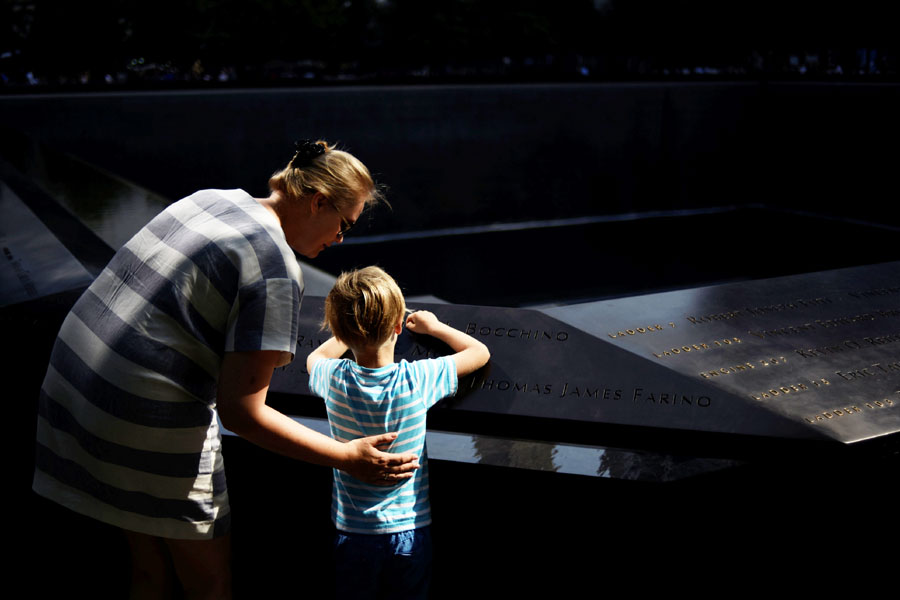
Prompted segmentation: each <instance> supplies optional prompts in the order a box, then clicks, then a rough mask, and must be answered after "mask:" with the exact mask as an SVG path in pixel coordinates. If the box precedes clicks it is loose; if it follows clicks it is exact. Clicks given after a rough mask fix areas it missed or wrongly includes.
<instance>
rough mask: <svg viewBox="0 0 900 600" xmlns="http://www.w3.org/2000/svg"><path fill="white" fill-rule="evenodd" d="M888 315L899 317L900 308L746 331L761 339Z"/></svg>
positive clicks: (797, 333) (860, 321)
mask: <svg viewBox="0 0 900 600" xmlns="http://www.w3.org/2000/svg"><path fill="white" fill-rule="evenodd" d="M890 317H900V309H896V308H891V309H885V310H874V311H872V312H868V313H862V314H858V315H846V316H840V317H834V318H832V319H816V320H814V321H812V322H808V323H799V324H796V325H789V326H787V327H778V328H775V329H761V330H756V331H754V330H750V331H748V332H747V333H749V334H750V335H752V336H755V337H758V338H762V339H765V338H772V337H784V336H791V335H799V334H804V333H807V332H809V331H817V330H819V329H834V328H837V327H846V326H847V325H856V324H858V323H865V322H869V321H877V320H878V319H885V318H890Z"/></svg>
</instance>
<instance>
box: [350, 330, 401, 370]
mask: <svg viewBox="0 0 900 600" xmlns="http://www.w3.org/2000/svg"><path fill="white" fill-rule="evenodd" d="M396 343H397V336H396V335H392V336H391V338H390V339H389V340H388V341H386V342H385V343H383V344H381V345H380V346H368V347H365V348H358V349H357V348H352V350H353V357H354V359H356V364H358V365H359V366H361V367H366V368H367V369H380V368H381V367H386V366H388V365H392V364H394V346H395V345H396Z"/></svg>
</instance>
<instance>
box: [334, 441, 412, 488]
mask: <svg viewBox="0 0 900 600" xmlns="http://www.w3.org/2000/svg"><path fill="white" fill-rule="evenodd" d="M395 439H397V434H396V433H385V434H382V435H372V436H369V437H364V438H359V439H355V440H353V441H351V442H347V447H348V449H349V450H350V452H351V455H352V457H351V458H350V459H349V460H348V461H347V462H346V463H345V465H344V467H343V468H341V470H342V471H346V472H347V473H349V474H350V475H351V476H352V477H354V478H356V479H359V480H360V481H365V482H366V483H368V484H371V485H394V484H396V483H398V482H401V481H405V480H407V479H409V478H410V477H412V476H413V473H414V472H415V470H416V469H418V468H419V457H418V456H416V455H415V454H413V453H411V452H407V453H405V454H391V453H388V452H382V451H381V450H379V449H378V448H377V446H384V445H387V444H390V443H391V442H393V441H394V440H395Z"/></svg>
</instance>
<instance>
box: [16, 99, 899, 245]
mask: <svg viewBox="0 0 900 600" xmlns="http://www.w3.org/2000/svg"><path fill="white" fill-rule="evenodd" d="M898 99H900V86H898V85H888V84H872V85H863V84H794V83H783V84H782V83H768V84H765V83H755V82H740V83H617V84H593V85H516V86H506V85H504V86H442V87H424V86H423V87H416V86H402V87H335V88H310V89H276V90H235V91H194V92H146V93H110V94H83V95H58V96H7V97H2V98H0V125H2V126H12V127H16V128H20V129H23V130H25V131H27V132H28V133H30V134H32V135H33V136H35V137H36V138H37V139H39V140H41V141H45V142H48V143H50V144H53V145H56V146H58V147H60V148H62V149H64V150H66V151H69V152H72V153H74V154H76V155H79V156H81V157H83V158H85V159H87V160H89V161H92V162H94V163H97V164H99V165H101V166H103V167H105V168H107V169H109V170H111V171H113V172H115V173H119V174H121V175H123V176H125V177H128V178H130V179H132V180H134V181H136V182H137V183H139V184H141V185H143V186H145V187H147V188H149V189H151V190H154V191H157V192H160V193H162V194H163V195H165V196H168V197H171V198H178V197H181V196H183V195H186V194H187V193H190V192H191V191H193V190H195V189H199V188H203V187H223V188H226V187H244V188H245V189H247V190H248V191H250V192H251V193H256V194H263V193H265V191H266V179H267V178H268V176H269V175H270V174H271V172H272V171H273V170H275V169H276V168H278V167H279V166H280V165H282V164H283V163H285V162H286V161H287V160H288V159H289V158H290V154H291V149H292V145H291V144H292V141H293V140H294V139H295V138H298V137H304V136H310V137H312V136H321V137H324V138H327V139H329V140H338V141H340V142H342V143H343V144H344V145H345V147H347V148H348V149H349V150H351V151H352V152H354V153H356V154H357V155H358V156H359V157H360V158H361V159H362V160H363V161H364V162H366V163H367V164H368V165H369V167H370V168H371V169H372V170H373V171H374V172H375V173H377V175H378V177H379V179H380V180H381V181H382V182H383V183H386V184H388V185H389V186H390V191H389V198H390V200H391V202H392V204H393V206H394V211H393V213H386V212H385V213H382V214H379V215H378V218H377V219H376V221H375V223H374V225H373V227H374V230H375V231H380V232H386V231H397V230H412V229H423V228H424V229H430V228H436V227H447V226H455V225H472V224H478V223H490V222H496V221H501V222H507V221H526V220H531V219H546V218H559V217H572V216H584V215H598V214H610V213H627V212H631V211H647V210H657V209H661V210H667V209H682V208H694V207H707V206H729V205H733V204H742V203H756V202H760V203H765V204H767V205H770V206H775V207H789V208H798V209H809V210H816V211H820V212H828V213H832V214H837V215H839V216H841V217H853V218H862V219H865V220H870V221H871V220H874V221H876V222H878V221H880V222H889V221H890V220H891V219H893V221H894V223H896V222H897V221H896V219H897V218H896V217H889V216H888V215H886V214H884V213H883V211H881V210H880V209H879V205H880V203H881V202H882V201H883V200H884V199H885V198H887V194H889V193H890V185H889V184H890V183H892V182H890V181H889V180H888V177H889V173H890V171H891V170H892V169H890V168H889V167H890V166H891V165H893V164H896V163H897V156H896V155H897V150H896V144H895V143H894V141H895V140H896V139H897V138H898V134H900V115H898V111H896V106H897V105H898Z"/></svg>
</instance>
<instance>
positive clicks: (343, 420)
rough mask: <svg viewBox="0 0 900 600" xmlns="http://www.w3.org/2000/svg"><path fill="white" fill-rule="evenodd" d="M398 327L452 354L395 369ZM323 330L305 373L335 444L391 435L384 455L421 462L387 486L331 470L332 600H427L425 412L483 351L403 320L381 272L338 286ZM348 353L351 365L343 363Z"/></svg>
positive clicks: (423, 315) (419, 316)
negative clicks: (327, 335) (327, 332)
mask: <svg viewBox="0 0 900 600" xmlns="http://www.w3.org/2000/svg"><path fill="white" fill-rule="evenodd" d="M404 320H405V321H406V327H407V328H408V329H409V330H410V331H413V332H415V333H421V334H427V335H432V336H434V337H436V338H438V339H439V340H441V341H443V342H444V343H446V344H447V345H448V346H450V348H451V349H452V350H453V351H454V352H455V354H452V355H450V356H443V357H440V358H435V359H427V360H417V361H414V362H407V361H406V360H401V361H400V362H399V363H395V362H394V345H395V344H396V343H397V336H398V335H399V334H400V332H401V331H402V330H403V323H404ZM325 323H326V324H327V325H328V327H329V328H330V329H331V331H332V333H333V334H334V337H333V338H331V339H330V340H328V341H327V342H325V343H324V344H322V345H321V346H319V348H317V349H316V350H314V351H313V352H312V353H311V354H310V355H309V358H308V359H307V361H306V368H307V370H308V371H309V388H310V390H312V391H313V393H315V394H318V395H319V396H322V397H323V398H324V399H325V406H326V408H327V411H328V422H329V424H330V425H331V434H332V436H334V438H335V439H337V440H340V441H349V440H352V439H355V438H358V437H363V436H367V435H371V434H373V433H376V432H377V433H387V432H394V431H396V432H399V436H398V437H397V439H396V440H395V441H394V443H393V445H392V447H391V451H392V452H414V453H416V454H417V455H418V456H419V457H420V464H421V467H420V468H419V469H418V470H417V471H416V473H415V476H414V477H413V478H412V479H407V480H405V481H404V482H403V483H399V484H396V485H386V486H384V487H381V486H372V485H367V484H365V483H363V482H361V481H359V480H357V479H354V478H352V477H350V476H349V475H347V474H346V473H344V472H342V471H338V470H336V469H335V471H334V491H333V496H332V508H331V512H332V520H333V521H334V524H335V527H336V528H337V530H338V531H337V541H336V543H335V561H336V563H337V586H338V589H337V592H338V594H337V597H338V598H375V597H376V596H378V597H385V598H424V597H425V596H426V594H427V591H428V581H429V578H430V573H431V538H430V534H429V527H428V525H430V523H431V509H430V505H429V502H428V457H427V455H426V451H425V412H426V411H427V410H428V409H429V408H431V407H432V406H433V405H434V404H435V403H436V402H438V401H439V400H441V399H442V398H445V397H447V396H452V395H453V394H455V393H456V389H457V382H458V378H459V377H461V376H463V375H467V374H469V373H471V372H473V371H475V370H476V369H479V368H480V367H482V366H483V365H484V364H485V363H487V361H488V359H489V358H490V352H489V351H488V349H487V347H486V346H485V345H484V344H482V343H481V342H479V341H477V340H475V339H474V338H472V337H470V336H468V335H466V334H465V333H463V332H461V331H458V330H456V329H453V328H452V327H450V326H449V325H445V324H444V323H441V322H440V321H438V320H437V317H435V316H434V314H432V313H430V312H427V311H419V312H414V313H412V314H410V315H409V316H406V303H405V301H404V299H403V294H402V293H401V292H400V288H399V287H398V286H397V284H396V282H395V281H394V280H393V278H391V276H390V275H388V274H387V273H385V272H384V271H383V270H381V269H379V268H378V267H367V268H365V269H362V270H359V271H353V272H350V273H344V274H342V275H341V276H340V277H339V278H338V280H337V282H336V283H335V285H334V288H333V289H332V290H331V292H330V293H329V294H328V297H327V298H326V299H325ZM348 347H349V349H350V350H352V352H353V357H354V359H355V360H349V359H343V360H340V357H341V356H343V354H344V353H345V352H346V351H347V348H348ZM387 481H390V479H388V480H387Z"/></svg>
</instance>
